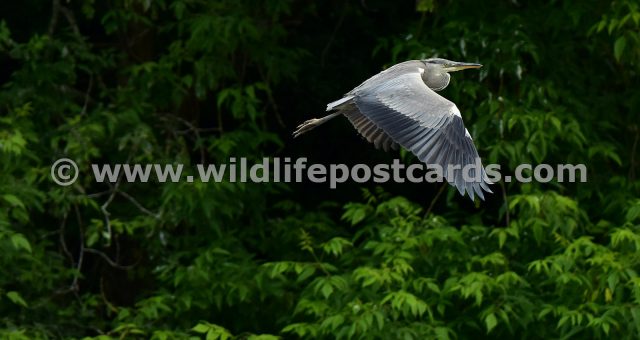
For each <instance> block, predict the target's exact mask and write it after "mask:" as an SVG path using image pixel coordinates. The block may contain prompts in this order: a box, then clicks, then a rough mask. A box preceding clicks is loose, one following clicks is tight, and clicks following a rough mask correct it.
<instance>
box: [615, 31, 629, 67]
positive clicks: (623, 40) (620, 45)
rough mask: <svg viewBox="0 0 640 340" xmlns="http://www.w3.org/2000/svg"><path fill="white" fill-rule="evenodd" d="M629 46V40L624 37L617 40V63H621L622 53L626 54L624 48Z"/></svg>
mask: <svg viewBox="0 0 640 340" xmlns="http://www.w3.org/2000/svg"><path fill="white" fill-rule="evenodd" d="M626 46H627V39H626V38H625V37H624V36H622V37H619V38H618V39H616V42H615V43H614V44H613V56H614V57H615V58H616V60H617V61H620V57H622V53H623V52H624V48H625V47H626Z"/></svg>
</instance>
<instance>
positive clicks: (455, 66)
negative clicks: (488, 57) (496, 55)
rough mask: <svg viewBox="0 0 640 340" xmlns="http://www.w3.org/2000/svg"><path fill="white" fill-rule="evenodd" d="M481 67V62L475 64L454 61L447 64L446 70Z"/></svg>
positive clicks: (453, 70)
mask: <svg viewBox="0 0 640 340" xmlns="http://www.w3.org/2000/svg"><path fill="white" fill-rule="evenodd" d="M481 67H482V65H481V64H475V63H453V64H449V65H447V66H445V67H444V70H445V71H446V72H455V71H460V70H466V69H468V68H481Z"/></svg>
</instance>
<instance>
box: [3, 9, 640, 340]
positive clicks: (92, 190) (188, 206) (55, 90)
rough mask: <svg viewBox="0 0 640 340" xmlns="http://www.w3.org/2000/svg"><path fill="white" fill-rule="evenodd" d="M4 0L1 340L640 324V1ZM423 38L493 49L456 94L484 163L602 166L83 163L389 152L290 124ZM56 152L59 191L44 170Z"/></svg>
mask: <svg viewBox="0 0 640 340" xmlns="http://www.w3.org/2000/svg"><path fill="white" fill-rule="evenodd" d="M1 6H2V5H0V10H2V12H3V13H11V14H12V15H7V16H6V18H5V19H4V20H0V63H2V64H3V68H2V71H1V72H0V81H1V82H2V88H1V91H0V252H1V253H2V257H0V268H2V275H0V338H7V339H47V338H76V339H114V338H140V339H147V338H151V339H183V338H195V339H199V338H205V339H255V340H257V339H263V340H268V339H281V338H305V339H306V338H329V339H333V338H339V339H369V338H379V339H396V338H398V339H399V338H402V339H426V338H429V339H430V338H437V339H456V338H461V339H465V338H478V337H479V338H482V337H486V338H571V337H576V338H629V339H631V338H638V337H640V278H639V277H638V271H639V270H640V255H639V254H640V199H639V197H640V181H639V180H638V177H637V171H638V169H639V161H640V157H639V156H640V153H638V147H639V144H640V128H639V126H638V123H637V122H638V119H637V112H639V111H640V97H639V96H638V95H637V88H638V87H639V86H640V82H639V79H638V72H639V71H640V68H639V67H640V40H639V38H638V37H639V36H640V35H638V30H639V28H640V6H639V5H638V4H637V2H636V1H631V0H627V1H615V2H608V1H598V2H589V3H585V2H573V1H552V2H543V3H539V4H535V5H534V4H525V3H524V2H522V3H520V2H513V1H512V2H504V1H493V2H491V3H487V4H484V3H483V4H482V5H479V4H478V3H477V2H472V1H460V2H447V1H440V0H420V1H417V2H416V3H415V6H405V7H401V6H398V5H397V4H395V3H393V2H383V1H366V2H346V3H344V4H342V3H339V4H338V3H332V2H321V3H318V4H307V3H304V4H303V3H298V2H294V1H291V0H274V1H264V2H255V1H245V0H242V1H237V0H222V1H204V0H189V1H185V0H175V1H174V0H162V1H140V0H116V1H111V2H99V1H93V0H83V1H77V2H68V1H57V0H56V1H53V2H52V6H51V8H47V9H46V10H44V9H43V7H42V6H40V5H38V6H35V5H34V4H32V3H24V4H21V5H19V6H16V8H15V9H11V10H8V9H6V8H5V7H1ZM483 6H486V7H483ZM25 17H28V18H30V21H29V23H28V24H25V23H24V20H23V19H24V18H25ZM16 18H18V19H16ZM31 18H32V19H31ZM41 23H48V25H44V26H43V25H42V24H41ZM45 26H46V27H45ZM433 55H439V56H443V57H447V58H449V59H453V60H462V61H470V62H472V61H478V62H481V63H483V64H484V67H483V68H482V69H481V70H480V71H479V72H476V73H474V72H468V73H466V72H461V73H460V74H455V75H454V77H453V81H452V83H451V85H450V86H449V87H448V88H447V89H446V90H445V91H444V92H443V94H444V95H445V96H446V97H447V98H450V99H452V100H453V101H454V102H456V103H457V105H458V106H459V107H460V109H461V111H462V113H463V116H464V118H465V122H466V126H467V127H468V128H469V131H470V133H471V134H472V135H473V137H474V140H475V142H476V145H477V146H478V148H479V152H480V154H481V156H482V157H483V159H484V160H485V163H499V164H501V165H502V169H503V173H508V172H510V171H514V170H515V167H516V166H517V165H518V164H520V163H533V164H537V163H548V164H559V163H574V164H576V163H583V164H586V165H587V169H588V182H587V183H577V184H569V183H566V182H559V181H554V182H551V183H548V184H540V183H534V182H532V183H526V184H520V183H498V184H496V185H494V186H493V190H494V192H496V193H495V194H494V195H491V196H489V197H488V199H487V201H486V202H484V203H480V204H478V205H476V206H472V205H470V204H469V202H468V200H467V199H466V198H460V197H458V196H457V193H455V190H454V189H450V188H447V187H445V188H444V190H448V192H447V194H446V195H442V196H441V195H440V194H439V192H438V189H439V187H436V186H426V185H425V186H418V185H410V184H405V185H403V186H402V189H399V188H398V187H397V186H392V185H389V186H386V185H385V186H384V187H377V188H375V190H372V189H371V188H370V187H369V186H368V185H363V186H362V187H358V186H356V184H344V187H343V188H344V189H343V188H339V189H336V191H337V190H340V191H338V194H339V195H340V196H337V195H335V191H332V190H330V189H328V188H320V189H318V187H313V186H308V185H306V184H299V185H298V184H275V183H271V184H268V183H260V184H255V183H241V182H226V181H225V182H221V183H197V182H194V183H187V182H181V183H164V184H162V185H158V184H157V183H125V182H123V181H119V182H118V183H117V184H113V185H107V184H100V183H95V182H94V181H93V180H92V178H91V177H90V176H89V174H90V173H91V164H92V163H97V164H99V163H135V162H139V163H158V164H185V165H186V166H185V171H186V172H187V173H188V174H192V175H195V170H194V169H195V167H194V168H193V169H189V166H188V165H195V164H198V163H212V164H220V163H224V162H227V161H228V159H229V157H248V158H249V159H250V161H251V160H255V161H261V160H262V157H265V156H289V155H301V156H304V157H312V154H313V155H318V154H323V153H324V155H325V156H326V155H327V154H328V155H329V156H327V157H328V158H326V159H330V160H331V162H334V163H338V161H337V158H338V157H340V155H339V154H341V155H346V157H350V158H351V160H354V159H355V160H357V161H358V162H360V161H362V162H364V161H367V160H370V161H379V158H375V157H378V156H380V155H381V153H380V152H378V151H375V150H373V149H372V148H371V147H370V146H369V145H366V144H365V143H363V142H358V141H356V139H353V140H347V139H346V138H347V137H343V136H342V134H343V133H344V135H345V136H346V135H347V134H348V133H350V132H346V131H345V132H342V131H340V130H335V131H330V130H331V128H329V127H328V128H327V129H326V130H324V131H323V132H318V133H323V134H325V135H324V136H331V137H333V138H326V137H320V135H315V136H309V138H308V139H305V140H300V141H298V140H296V141H295V142H294V141H292V140H291V139H290V137H289V133H290V130H291V127H293V126H295V125H296V124H297V123H298V122H299V121H301V120H303V119H305V118H306V116H305V115H308V114H311V112H310V111H313V112H320V111H322V110H323V108H324V103H326V102H328V101H330V100H332V99H335V98H338V97H339V96H340V95H341V94H342V93H344V92H346V91H348V90H349V89H351V88H352V87H353V86H355V85H357V82H358V81H361V80H362V79H364V78H365V77H366V76H369V75H370V74H371V73H372V72H377V71H379V70H380V69H381V66H382V65H386V66H388V65H391V64H393V63H395V62H398V61H401V60H406V59H411V58H421V57H430V56H433ZM343 123H344V122H343ZM332 124H333V123H332ZM337 124H338V123H336V125H334V126H333V127H334V128H335V127H336V126H338V125H337ZM344 124H346V123H344ZM336 129H337V128H336ZM338 136H340V137H338ZM304 143H312V144H304ZM312 146H316V147H312ZM360 147H362V149H359V148H360ZM298 148H299V149H298ZM333 148H336V149H333ZM362 150H367V152H368V153H369V154H367V155H364V154H365V153H366V152H364V151H362ZM333 151H336V152H333ZM338 151H339V152H338ZM354 155H357V157H355V156H354ZM400 155H401V156H402V157H401V158H403V159H405V160H407V161H411V157H410V156H407V154H406V153H400ZM392 156H393V157H397V156H398V154H393V155H392ZM405 156H407V157H405ZM61 157H68V158H71V159H73V160H75V161H76V162H77V164H78V167H79V169H80V177H79V180H78V182H76V183H75V184H74V185H72V186H69V187H60V186H57V185H56V184H55V183H53V182H52V181H51V179H50V175H49V174H50V166H51V164H52V163H53V162H54V161H55V160H56V159H58V158H61ZM367 157H372V158H367ZM380 157H384V156H380ZM388 157H391V156H388ZM407 188H410V189H407ZM412 190H413V191H412ZM353 192H356V193H357V192H362V193H363V195H362V197H361V196H358V195H357V194H353ZM341 207H343V208H341Z"/></svg>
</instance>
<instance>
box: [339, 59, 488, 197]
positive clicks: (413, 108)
mask: <svg viewBox="0 0 640 340" xmlns="http://www.w3.org/2000/svg"><path fill="white" fill-rule="evenodd" d="M422 71H424V70H422ZM379 80H382V81H379V82H378V81H376V82H375V84H371V83H370V84H368V86H366V91H364V90H359V89H358V88H356V89H355V90H354V91H353V92H352V94H351V95H353V102H354V103H355V105H356V107H357V108H358V110H359V112H360V113H361V114H362V115H363V116H365V117H366V118H367V119H368V120H370V121H371V122H373V123H374V124H375V125H376V127H377V128H379V129H381V130H382V131H383V132H384V133H385V134H386V135H388V136H389V137H391V139H393V141H394V142H395V143H397V144H400V145H401V146H402V147H404V148H405V149H407V150H409V151H411V152H412V153H413V154H414V155H416V157H418V159H420V161H422V162H424V163H426V164H438V165H439V166H440V167H442V169H443V175H444V176H445V178H448V179H450V183H451V184H452V185H455V187H456V188H457V189H458V191H459V192H460V194H462V195H464V193H465V192H467V193H468V194H469V196H470V197H471V198H472V199H473V197H474V195H475V194H477V195H478V196H479V197H480V198H481V199H484V194H483V190H484V191H487V192H491V190H490V189H489V186H488V185H487V184H490V183H491V182H489V180H488V179H487V176H486V173H485V170H484V168H483V167H482V166H480V169H479V171H480V174H479V176H478V178H479V179H480V181H473V179H474V178H476V170H478V169H476V167H475V166H473V167H471V169H470V171H469V173H468V174H469V178H467V179H468V181H465V178H463V170H462V169H464V167H465V166H466V165H469V164H473V165H475V164H476V159H479V156H478V151H477V150H476V148H475V146H474V145H473V140H472V139H471V135H470V134H469V131H467V129H466V128H465V127H464V123H463V121H462V117H461V115H460V111H459V110H458V108H457V107H456V106H455V104H454V103H452V102H450V101H449V100H447V99H446V98H444V97H442V96H440V95H438V94H437V93H436V92H434V91H433V90H431V89H430V88H429V87H427V85H426V84H425V83H424V82H423V80H422V77H421V70H420V69H419V68H418V67H410V68H409V67H405V68H401V69H398V70H397V73H396V74H393V76H392V77H384V79H379ZM363 89H364V88H363ZM354 125H355V124H354ZM478 164H479V162H478ZM449 165H452V166H455V168H454V169H453V171H452V173H449V171H448V170H449Z"/></svg>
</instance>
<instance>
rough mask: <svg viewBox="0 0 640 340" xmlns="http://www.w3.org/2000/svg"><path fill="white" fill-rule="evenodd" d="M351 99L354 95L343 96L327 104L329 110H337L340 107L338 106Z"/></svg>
mask: <svg viewBox="0 0 640 340" xmlns="http://www.w3.org/2000/svg"><path fill="white" fill-rule="evenodd" d="M351 99H353V96H346V97H342V98H340V99H338V100H336V101H334V102H331V103H329V104H327V111H331V110H336V109H339V107H338V106H340V105H342V104H344V103H346V102H348V101H350V100H351Z"/></svg>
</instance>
